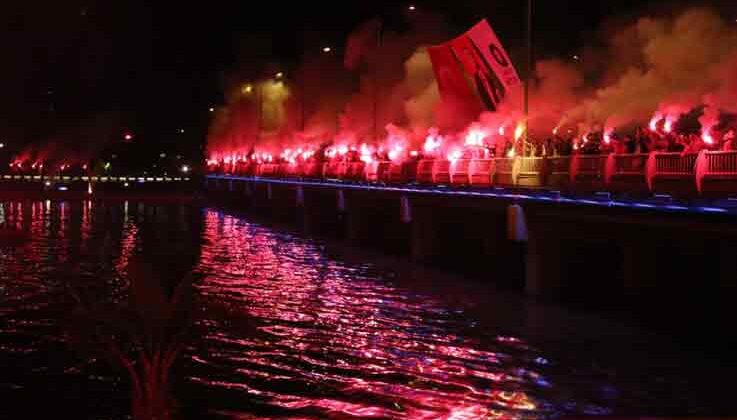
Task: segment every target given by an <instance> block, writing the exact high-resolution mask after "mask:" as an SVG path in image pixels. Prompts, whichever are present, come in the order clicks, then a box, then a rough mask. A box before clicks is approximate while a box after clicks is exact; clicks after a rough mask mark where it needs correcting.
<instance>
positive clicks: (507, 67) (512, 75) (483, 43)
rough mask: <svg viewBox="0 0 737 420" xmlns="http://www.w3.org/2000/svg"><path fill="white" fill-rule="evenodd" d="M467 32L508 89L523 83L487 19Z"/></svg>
mask: <svg viewBox="0 0 737 420" xmlns="http://www.w3.org/2000/svg"><path fill="white" fill-rule="evenodd" d="M467 34H468V37H469V38H471V40H472V41H473V44H474V45H475V46H476V47H477V48H478V49H479V52H480V53H481V55H482V56H483V57H484V61H485V62H486V63H487V64H488V65H490V66H491V69H492V70H493V71H494V73H495V74H496V75H497V77H499V79H500V80H501V82H502V84H503V85H504V87H505V88H506V89H507V91H509V90H511V89H512V88H514V87H516V86H518V85H519V84H520V83H522V82H521V81H520V78H519V76H518V75H517V70H515V68H514V65H513V64H512V61H511V60H510V59H509V55H508V54H507V52H506V51H505V50H504V47H503V46H502V43H501V42H500V41H499V37H497V36H496V33H494V30H493V29H491V26H490V25H489V22H487V21H486V19H484V20H482V21H481V22H479V23H477V24H476V25H475V26H474V27H473V28H471V30H469V31H468V32H467Z"/></svg>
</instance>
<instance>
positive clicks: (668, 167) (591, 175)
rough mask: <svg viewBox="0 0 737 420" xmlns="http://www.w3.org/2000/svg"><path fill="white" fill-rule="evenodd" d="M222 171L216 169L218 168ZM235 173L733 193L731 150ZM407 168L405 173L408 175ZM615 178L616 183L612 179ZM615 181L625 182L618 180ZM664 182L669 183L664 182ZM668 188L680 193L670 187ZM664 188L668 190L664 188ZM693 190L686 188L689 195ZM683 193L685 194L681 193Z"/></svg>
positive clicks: (335, 164) (735, 173) (271, 167)
mask: <svg viewBox="0 0 737 420" xmlns="http://www.w3.org/2000/svg"><path fill="white" fill-rule="evenodd" d="M221 170H222V169H221ZM236 172H237V173H236V175H250V174H253V175H256V176H260V177H305V178H310V179H319V178H323V179H344V180H349V181H360V180H365V181H367V182H389V183H404V182H409V181H414V180H416V181H417V182H418V183H420V184H425V185H429V184H435V185H457V186H465V185H471V186H477V187H488V186H491V185H500V186H529V187H533V186H542V185H547V186H549V187H558V186H559V185H557V184H558V183H566V181H569V180H570V181H573V185H572V186H571V188H572V189H573V190H576V189H577V188H586V187H585V186H583V187H582V186H581V185H579V186H578V187H577V186H576V185H575V184H576V182H581V181H584V182H590V181H594V182H596V183H597V184H598V185H599V186H600V187H603V188H618V189H624V190H627V188H629V187H628V183H632V188H633V189H635V188H637V187H638V185H636V184H639V187H640V188H644V187H645V186H646V187H647V190H649V191H656V190H657V189H659V188H657V189H656V188H655V186H656V185H660V186H663V188H665V187H664V186H665V184H664V183H660V181H665V180H668V181H676V184H679V183H682V184H683V185H685V186H691V190H693V186H694V185H695V186H696V190H697V191H698V192H699V193H703V192H704V189H705V187H706V186H708V187H709V188H708V189H709V191H712V190H714V189H715V188H719V191H722V192H726V193H730V194H734V193H736V192H737V151H719V152H717V151H713V152H712V151H702V152H701V153H699V154H694V153H661V152H654V153H650V154H628V155H615V154H611V155H573V156H561V157H546V158H537V157H516V158H496V159H461V160H458V161H455V162H453V163H451V162H450V161H448V160H445V159H423V160H420V161H419V162H412V164H409V163H404V164H401V163H392V162H388V161H379V162H371V163H369V164H365V163H364V162H339V161H330V162H325V163H321V162H317V161H314V162H307V163H304V164H301V165H290V164H286V163H281V164H276V163H270V162H264V163H260V164H255V163H254V164H252V165H242V166H239V167H238V168H237V171H236ZM410 172H411V173H410ZM614 181H616V184H615V183H613V182H614ZM621 181H627V182H624V183H622V182H621ZM668 185H670V184H668ZM673 190H677V191H679V193H684V192H683V191H681V188H680V187H679V186H678V185H676V186H675V187H673ZM668 191H670V190H668ZM693 193H695V192H691V194H693ZM685 194H689V192H685Z"/></svg>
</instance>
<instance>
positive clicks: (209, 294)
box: [0, 201, 735, 419]
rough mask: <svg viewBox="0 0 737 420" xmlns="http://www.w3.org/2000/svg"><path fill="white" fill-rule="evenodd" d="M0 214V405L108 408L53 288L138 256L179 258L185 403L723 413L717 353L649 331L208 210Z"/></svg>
mask: <svg viewBox="0 0 737 420" xmlns="http://www.w3.org/2000/svg"><path fill="white" fill-rule="evenodd" d="M0 224H2V225H6V226H12V227H15V228H17V229H20V230H22V231H24V232H26V233H27V234H28V237H29V238H30V239H29V240H28V241H26V242H14V243H5V244H2V243H0V293H1V294H2V300H0V365H1V366H3V367H4V371H3V375H2V376H1V377H0V406H1V407H2V408H3V409H2V411H1V412H0V418H8V419H10V418H46V417H47V414H46V413H48V411H49V410H54V412H57V413H58V412H64V413H65V417H68V418H94V419H118V418H125V417H126V414H127V412H128V404H129V399H128V398H129V397H128V394H129V385H128V380H127V378H126V376H125V375H124V374H121V373H120V372H117V371H115V370H113V369H112V368H111V367H109V365H108V364H107V363H105V361H104V360H101V359H99V358H95V357H94V356H93V355H90V354H85V353H83V352H80V351H79V350H78V349H75V347H74V346H72V345H70V343H69V338H68V337H69V335H68V334H67V333H66V331H68V326H67V322H68V314H69V298H68V296H67V295H68V287H67V286H65V285H68V284H70V283H71V284H74V285H76V286H82V287H83V288H84V289H85V290H90V291H91V292H90V293H93V292H94V293H96V294H97V295H96V296H99V298H100V299H102V300H105V301H106V302H112V303H118V304H119V303H121V302H124V301H125V296H126V293H127V285H128V283H127V278H128V274H129V271H130V269H131V263H132V261H134V260H138V259H140V258H143V259H145V260H146V261H148V262H149V263H150V266H151V270H152V271H153V272H155V273H157V276H159V277H160V278H161V279H162V281H163V282H164V283H171V282H176V280H177V279H178V278H181V277H183V276H185V275H186V274H187V273H188V272H193V273H194V278H195V280H194V281H195V290H196V299H195V300H194V302H195V305H196V308H195V314H196V316H195V323H194V325H193V327H192V328H191V334H190V336H189V337H188V339H187V340H188V341H187V343H188V345H187V347H186V350H185V351H184V353H183V354H182V356H181V358H180V359H179V362H178V363H177V364H176V366H175V368H174V369H173V371H172V373H171V374H172V377H173V380H174V385H173V392H174V395H175V397H176V399H177V401H178V404H179V406H180V411H181V412H182V413H183V416H184V417H187V418H233V419H256V418H264V419H266V418H269V419H270V418H274V419H276V418H289V419H325V418H330V419H345V418H382V419H383V418H387V419H388V418H407V419H481V418H483V419H489V418H546V417H559V416H576V415H675V414H700V415H709V414H711V415H714V414H718V415H725V414H733V413H734V411H735V410H733V409H732V408H731V405H730V404H729V396H730V394H729V392H730V391H729V390H730V386H729V380H730V379H731V372H733V369H732V368H731V367H729V366H727V365H725V364H721V365H720V364H719V363H718V362H715V361H708V360H706V358H703V357H699V356H698V355H694V354H685V353H682V352H679V351H678V350H677V349H675V348H673V346H672V345H671V344H669V343H668V342H667V341H663V340H660V339H658V338H656V337H654V336H652V335H650V334H646V333H644V332H641V331H637V330H631V329H628V328H624V327H619V326H617V325H615V324H611V323H607V322H604V321H601V320H597V319H593V318H591V317H588V316H579V315H574V314H570V313H568V312H566V311H561V310H557V309H554V308H547V307H542V306H540V305H536V304H531V303H530V302H527V301H524V300H522V299H519V298H518V297H515V296H506V295H503V294H500V293H497V292H494V291H493V290H492V289H491V288H489V287H487V286H484V285H479V284H474V283H470V282H463V281H461V280H458V279H448V278H444V277H441V276H437V275H432V274H427V273H420V274H416V273H415V274H408V273H407V272H406V271H405V270H403V269H399V268H397V269H389V268H386V267H385V266H384V265H383V264H381V263H377V262H376V261H373V262H372V261H371V258H367V257H365V256H361V255H350V256H345V255H336V254H334V253H332V251H331V252H329V251H328V250H327V249H326V247H325V245H324V244H322V243H320V242H316V241H312V240H307V239H303V238H298V237H295V236H293V235H290V234H286V233H281V232H276V231H273V230H270V229H268V228H265V227H262V226H259V225H257V224H253V223H250V222H249V221H248V220H247V219H244V218H242V217H239V216H236V215H228V214H224V213H222V212H219V211H217V210H214V209H208V208H205V209H199V208H195V207H190V206H185V205H166V206H155V205H146V204H143V203H133V202H124V203H92V202H89V201H85V202H48V201H47V202H5V203H0ZM705 344H709V343H705ZM711 344H713V343H711ZM39 401H43V404H39ZM19 413H20V414H19Z"/></svg>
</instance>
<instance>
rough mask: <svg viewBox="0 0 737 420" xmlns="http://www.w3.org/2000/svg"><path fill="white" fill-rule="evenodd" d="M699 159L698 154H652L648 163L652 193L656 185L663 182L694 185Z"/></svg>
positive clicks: (648, 175) (648, 181)
mask: <svg viewBox="0 0 737 420" xmlns="http://www.w3.org/2000/svg"><path fill="white" fill-rule="evenodd" d="M698 157H699V154H698V153H660V152H655V153H652V154H651V155H650V158H649V159H648V163H647V184H648V187H649V188H650V191H654V190H655V185H656V183H657V182H659V181H662V180H673V181H677V182H682V183H683V184H688V183H691V185H693V182H695V174H696V160H697V159H698Z"/></svg>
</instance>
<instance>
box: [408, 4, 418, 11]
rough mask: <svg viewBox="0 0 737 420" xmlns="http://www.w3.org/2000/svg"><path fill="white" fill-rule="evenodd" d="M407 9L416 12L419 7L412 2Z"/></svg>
mask: <svg viewBox="0 0 737 420" xmlns="http://www.w3.org/2000/svg"><path fill="white" fill-rule="evenodd" d="M407 10H409V11H410V12H414V11H415V10H417V8H416V7H415V5H414V4H410V5H409V7H408V8H407Z"/></svg>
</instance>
